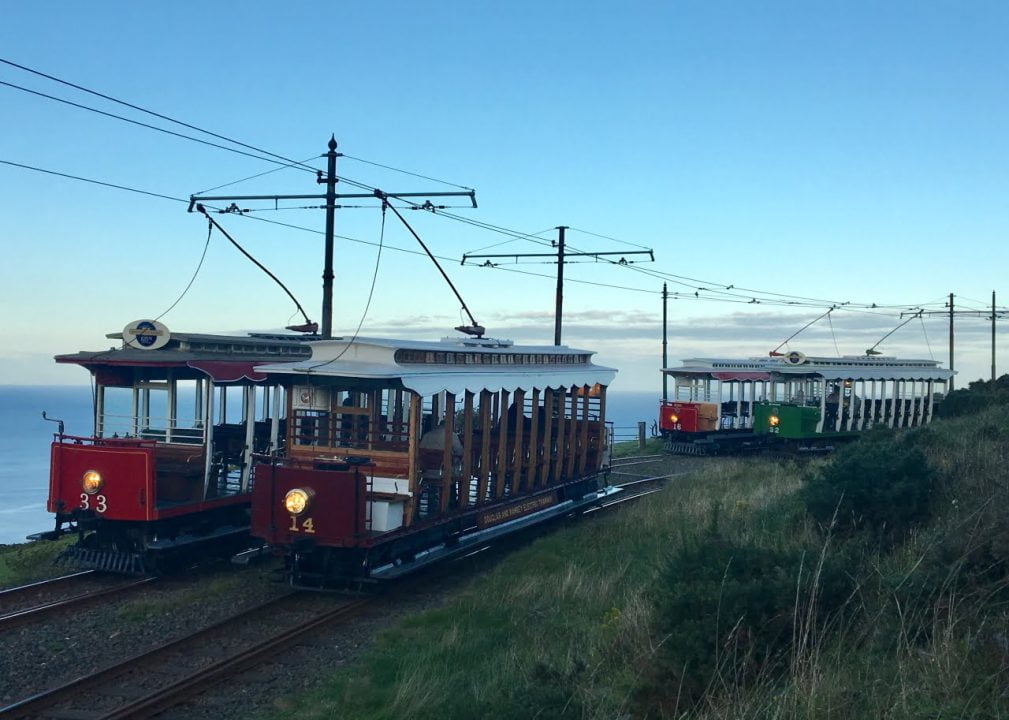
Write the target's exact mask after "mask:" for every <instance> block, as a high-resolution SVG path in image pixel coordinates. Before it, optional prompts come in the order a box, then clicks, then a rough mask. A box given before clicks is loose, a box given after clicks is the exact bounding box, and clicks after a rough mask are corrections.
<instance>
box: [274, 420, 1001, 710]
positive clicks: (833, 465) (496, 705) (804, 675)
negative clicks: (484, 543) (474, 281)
mask: <svg viewBox="0 0 1009 720" xmlns="http://www.w3.org/2000/svg"><path fill="white" fill-rule="evenodd" d="M1007 451H1009V411H1007V409H1006V404H1005V403H1004V402H1000V403H997V404H996V405H995V406H992V407H988V408H986V409H983V410H982V411H981V412H980V413H979V414H977V415H973V416H970V417H961V418H951V419H947V420H945V421H943V422H941V423H937V424H935V425H934V426H933V427H931V428H926V429H924V430H918V431H912V432H901V433H897V434H893V433H890V432H881V433H874V434H873V435H872V436H871V437H868V438H865V439H863V440H862V441H860V442H859V443H858V444H856V445H853V446H851V447H850V448H847V449H845V450H844V451H842V452H839V453H837V454H836V455H835V456H834V457H832V458H830V459H828V460H817V461H813V462H809V463H804V464H799V463H796V462H794V461H772V460H767V459H753V460H747V461H741V460H731V459H727V460H723V461H719V462H716V463H711V464H710V465H706V466H705V469H704V470H702V471H700V472H698V473H696V474H694V475H692V476H690V477H685V478H677V479H676V480H675V481H673V483H672V484H671V485H670V486H669V487H668V489H667V490H666V491H664V492H662V493H659V494H656V495H652V496H650V498H649V499H648V500H647V501H644V502H640V503H635V504H632V505H631V506H627V507H625V508H624V509H622V510H621V511H619V512H614V513H599V514H597V515H596V516H594V517H592V516H590V517H589V518H586V519H585V520H583V521H581V522H578V523H575V524H572V525H568V526H565V527H562V528H560V529H559V530H557V531H556V532H553V533H551V534H549V535H547V536H545V537H543V538H541V539H539V540H537V541H536V542H534V543H533V544H532V545H530V546H529V547H526V548H524V549H522V550H520V551H518V552H516V553H514V554H512V555H510V556H508V557H506V558H505V559H504V560H503V561H502V562H501V563H500V564H499V565H498V566H497V567H496V569H495V570H494V571H493V572H490V573H488V574H486V575H484V576H481V577H478V578H476V579H474V580H473V581H472V582H471V583H470V584H469V585H468V587H467V589H466V590H465V591H464V592H462V593H461V594H460V595H458V596H457V597H454V598H452V599H450V600H449V601H448V602H446V604H445V605H444V606H443V607H441V608H440V609H437V610H434V611H430V612H426V613H424V614H422V615H419V616H416V617H412V618H410V619H408V620H406V621H404V622H401V623H399V624H398V625H396V626H395V627H392V628H390V629H389V630H387V631H385V632H384V633H383V634H382V635H381V636H380V637H379V638H378V640H377V642H376V643H375V645H374V646H373V647H372V648H371V649H370V650H369V651H368V652H367V653H366V654H365V656H364V657H363V658H361V659H360V660H359V661H358V662H356V663H355V664H354V665H352V666H348V667H345V668H342V669H339V670H337V671H336V672H335V674H334V675H333V677H332V679H331V681H330V682H329V684H328V685H327V686H326V687H325V688H324V689H322V690H319V691H316V692H313V693H311V694H308V695H306V696H305V697H295V696H293V695H289V696H286V697H284V698H279V699H278V702H277V706H276V708H275V711H274V716H276V717H298V718H328V717H341V718H439V719H443V718H491V717H493V718H532V717H539V718H553V717H572V718H645V717H650V718H667V717H668V718H672V717H689V718H715V717H733V718H767V717H776V718H819V717H828V716H829V717H835V718H866V717H874V718H875V717H890V718H918V717H1003V716H1006V715H1007V714H1009V695H1007V694H1006V693H1005V692H1004V690H1005V687H1006V681H1007V680H1009V621H1007V615H1006V611H1005V608H1006V600H1007V599H1009V591H1007V581H1006V577H1007V572H1006V562H1007V559H1009V519H1007V516H1006V512H1005V506H1006V503H1005V500H1006V483H1005V481H1006V470H1005V468H1006V460H1007V454H1009V453H1007Z"/></svg>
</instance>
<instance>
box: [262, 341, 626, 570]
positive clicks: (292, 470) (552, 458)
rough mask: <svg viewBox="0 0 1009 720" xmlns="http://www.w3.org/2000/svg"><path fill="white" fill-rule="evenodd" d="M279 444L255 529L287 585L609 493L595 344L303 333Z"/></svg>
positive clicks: (504, 527)
mask: <svg viewBox="0 0 1009 720" xmlns="http://www.w3.org/2000/svg"><path fill="white" fill-rule="evenodd" d="M312 349H313V357H312V358H311V360H305V361H300V362H294V363H274V364H272V365H266V366H262V367H260V368H259V370H261V371H262V372H265V373H267V374H268V375H269V376H270V377H279V378H283V380H282V382H283V383H284V384H285V385H288V386H289V387H290V393H289V401H290V403H289V406H288V421H289V422H288V425H287V438H286V451H285V452H284V453H283V454H274V455H272V456H269V457H267V456H260V457H259V462H258V464H257V465H256V467H255V478H254V486H253V500H252V534H253V535H254V536H255V537H258V538H261V539H262V540H264V541H266V542H267V543H269V544H270V545H271V546H273V548H275V550H276V551H277V552H278V553H280V554H283V555H284V556H285V557H286V559H287V569H288V572H289V574H290V579H291V582H292V583H293V584H296V585H301V586H311V587H332V586H341V585H343V584H345V583H347V582H354V581H361V580H382V579H390V578H393V577H397V576H399V575H402V574H404V573H406V572H410V571H413V570H415V569H417V568H419V567H422V566H423V565H425V564H427V563H430V562H433V561H435V560H439V559H444V558H445V557H447V556H450V555H453V554H457V553H462V552H467V551H468V549H469V548H471V547H472V544H473V543H475V542H478V541H485V540H487V539H488V538H490V537H493V536H496V535H499V534H503V533H506V532H511V531H514V530H516V529H518V528H520V527H524V526H527V525H530V524H533V523H537V522H542V521H544V520H547V519H549V518H552V517H556V516H558V515H561V514H565V513H569V512H571V511H572V510H574V509H575V508H578V507H580V506H583V505H586V504H589V503H596V502H598V501H599V500H600V499H601V498H603V497H605V496H606V495H608V494H610V493H612V492H615V490H614V489H613V488H612V487H609V486H608V483H607V482H606V470H607V468H608V466H609V445H608V436H607V431H606V425H605V409H606V387H607V386H608V385H609V384H610V382H611V381H612V379H613V377H614V375H615V371H614V370H612V369H610V368H605V367H601V366H598V365H595V364H593V363H592V361H591V356H592V353H591V352H588V351H584V350H575V349H570V348H567V347H555V346H546V347H538V346H515V345H512V344H511V343H510V342H507V341H498V340H493V339H487V338H472V337H465V338H458V339H446V340H443V341H441V342H400V341H394V340H380V339H364V338H356V339H352V340H347V339H339V338H337V339H333V340H327V341H320V342H316V343H313V345H312Z"/></svg>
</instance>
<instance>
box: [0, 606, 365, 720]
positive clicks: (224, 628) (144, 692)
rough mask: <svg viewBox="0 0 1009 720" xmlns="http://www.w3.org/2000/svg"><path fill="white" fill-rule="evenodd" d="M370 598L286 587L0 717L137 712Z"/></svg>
mask: <svg viewBox="0 0 1009 720" xmlns="http://www.w3.org/2000/svg"><path fill="white" fill-rule="evenodd" d="M374 600H375V598H373V597H366V598H358V599H354V600H351V601H348V602H346V603H343V604H341V605H339V606H337V607H333V598H332V596H329V595H326V596H319V595H314V594H308V593H302V592H292V593H289V594H286V595H282V596H280V597H279V598H275V599H273V600H270V601H268V602H265V603H262V604H260V605H257V606H255V607H253V608H250V609H248V610H243V611H241V612H238V613H236V614H234V615H232V616H230V617H228V618H225V619H224V620H221V621H219V622H217V623H214V624H213V625H210V626H208V627H205V628H203V629H201V630H197V631H196V632H193V633H191V634H189V635H187V636H185V637H182V638H179V639H177V640H173V641H171V642H167V643H164V644H162V645H160V646H158V647H156V648H154V649H152V650H149V651H147V652H143V653H140V654H138V655H135V656H133V657H131V658H129V659H127V660H126V661H124V662H120V663H116V664H114V665H110V666H107V667H104V668H102V669H100V670H98V671H96V672H93V673H91V674H88V675H85V676H82V677H79V678H77V679H75V680H72V681H70V682H68V683H64V684H63V685H60V686H58V687H54V688H50V689H48V690H45V691H43V692H40V693H37V694H35V695H32V696H30V697H26V698H24V699H23V700H20V701H19V702H16V703H14V704H12V705H8V706H7V707H3V708H0V718H26V717H31V718H57V717H61V718H66V717H84V716H86V717H88V718H95V719H96V720H98V719H103V720H112V719H114V718H144V717H150V716H152V715H156V714H158V713H160V712H163V711H165V710H166V709H168V708H170V707H172V706H174V705H176V704H178V703H180V702H182V701H183V700H185V699H187V698H189V697H192V696H194V695H197V694H199V693H201V692H203V691H204V690H206V689H207V688H208V687H210V686H212V685H215V684H217V683H219V682H221V681H223V680H224V679H225V678H227V677H230V676H231V675H233V674H235V673H238V672H240V671H242V670H245V669H247V668H248V667H251V666H253V665H255V664H257V663H259V662H262V661H263V660H265V659H267V658H270V657H273V656H274V655H276V653H278V652H279V651H281V650H283V649H284V648H286V647H289V646H291V645H294V644H296V643H298V642H299V641H301V640H303V639H304V638H305V637H306V636H308V635H310V634H311V633H313V632H316V631H317V630H319V629H320V628H321V627H323V626H325V625H327V624H329V623H333V622H337V621H339V620H346V619H350V618H351V617H354V616H355V615H357V614H360V613H361V612H363V611H364V609H366V608H367V607H368V606H369V605H370V604H371V603H372V602H374Z"/></svg>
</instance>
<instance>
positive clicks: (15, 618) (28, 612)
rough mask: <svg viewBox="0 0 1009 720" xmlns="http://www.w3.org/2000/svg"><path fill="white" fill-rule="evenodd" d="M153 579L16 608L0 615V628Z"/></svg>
mask: <svg viewBox="0 0 1009 720" xmlns="http://www.w3.org/2000/svg"><path fill="white" fill-rule="evenodd" d="M68 577H69V576H68ZM155 580H157V578H155V577H146V578H141V579H139V580H133V581H130V582H127V583H121V584H119V585H113V586H112V587H109V588H103V589H101V590H96V591H95V592H86V593H81V594H79V595H73V596H71V597H68V598H64V599H63V600H55V601H53V602H48V603H44V604H42V605H36V606H35V607H30V608H25V609H24V610H17V611H15V612H12V613H8V614H6V615H0V630H9V629H11V628H14V627H19V626H21V625H24V624H25V623H29V622H33V621H35V620H40V619H42V618H45V617H49V616H50V615H55V614H57V613H59V612H61V611H63V610H66V609H68V608H72V607H79V606H82V605H86V604H88V603H90V602H93V601H95V600H98V599H99V598H103V597H106V596H108V595H115V594H117V593H122V592H127V591H129V590H135V589H136V588H139V587H140V586H142V585H146V584H148V583H151V582H154V581H155Z"/></svg>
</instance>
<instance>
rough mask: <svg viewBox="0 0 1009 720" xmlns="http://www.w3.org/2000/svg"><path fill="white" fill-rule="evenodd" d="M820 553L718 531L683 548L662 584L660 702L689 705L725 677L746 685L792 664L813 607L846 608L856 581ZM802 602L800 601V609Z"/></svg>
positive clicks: (822, 611)
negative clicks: (768, 544)
mask: <svg viewBox="0 0 1009 720" xmlns="http://www.w3.org/2000/svg"><path fill="white" fill-rule="evenodd" d="M819 560H820V557H819V551H818V550H814V551H813V552H807V551H804V550H803V549H802V548H797V547H792V548H787V549H785V548H774V547H763V546H759V545H755V544H752V543H741V542H732V541H729V540H726V539H724V538H721V537H719V536H717V535H715V534H712V533H710V532H709V533H705V534H704V536H703V537H702V538H701V539H699V540H696V541H694V542H691V543H687V544H686V545H685V546H683V547H682V548H681V549H680V550H679V551H678V552H677V553H676V554H675V556H674V557H673V558H672V559H671V561H670V563H669V566H668V568H667V570H666V573H665V575H664V577H663V579H662V580H661V581H660V586H659V592H660V596H659V598H658V601H657V606H658V612H657V626H658V629H659V632H660V634H661V639H662V646H661V651H660V655H659V662H658V670H659V674H658V676H656V677H654V678H653V684H654V685H655V687H653V688H651V689H650V695H651V698H652V700H653V701H654V700H655V699H656V698H658V697H662V698H664V701H665V704H669V705H671V704H672V703H673V702H676V703H678V704H680V705H681V710H682V706H683V705H690V704H693V703H695V702H696V701H698V700H699V699H700V698H701V697H703V696H704V694H705V692H706V691H707V689H708V688H709V686H711V685H716V686H717V684H718V683H717V682H715V681H716V680H718V679H721V680H723V681H725V682H726V683H727V684H729V685H742V684H746V683H747V682H748V681H750V680H753V679H754V678H757V677H762V678H763V679H764V680H767V679H768V678H774V677H775V676H776V675H777V674H778V672H779V671H780V670H782V669H783V668H785V667H787V660H788V659H789V657H790V656H791V653H792V651H793V645H794V642H793V641H794V639H795V638H793V633H795V632H796V631H797V630H798V631H800V632H801V631H802V628H803V627H804V626H805V621H806V618H807V611H808V610H809V609H810V603H812V602H814V601H815V603H816V609H817V614H819V616H820V620H821V621H822V620H824V619H825V617H829V615H830V614H831V613H832V612H833V611H835V610H837V609H838V608H840V607H842V606H843V605H844V603H845V601H846V600H847V598H848V596H849V595H850V593H851V590H852V587H853V583H852V580H851V578H850V577H849V576H848V575H847V574H846V573H845V572H844V566H843V563H841V562H837V561H835V560H833V559H832V558H831V557H829V556H828V557H827V558H825V562H824V563H823V566H822V567H821V568H819V569H818V568H817V564H818V562H819ZM797 603H798V604H797Z"/></svg>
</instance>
